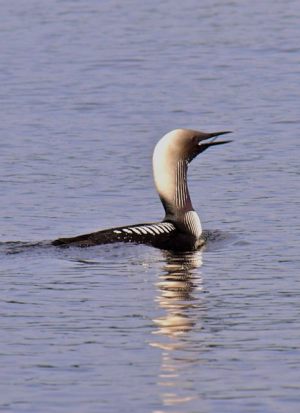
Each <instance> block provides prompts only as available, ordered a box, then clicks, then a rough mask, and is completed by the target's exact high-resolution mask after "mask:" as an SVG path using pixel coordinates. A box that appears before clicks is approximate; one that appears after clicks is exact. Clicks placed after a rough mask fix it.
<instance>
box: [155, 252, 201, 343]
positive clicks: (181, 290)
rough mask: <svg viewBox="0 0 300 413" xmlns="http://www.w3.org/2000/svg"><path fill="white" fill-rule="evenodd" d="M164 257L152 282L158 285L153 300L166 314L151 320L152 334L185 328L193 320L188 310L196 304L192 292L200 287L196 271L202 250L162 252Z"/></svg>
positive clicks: (168, 333) (174, 333)
mask: <svg viewBox="0 0 300 413" xmlns="http://www.w3.org/2000/svg"><path fill="white" fill-rule="evenodd" d="M165 258H166V264H165V266H164V267H163V270H164V272H163V274H162V275H161V276H160V280H159V281H158V283H157V284H156V285H157V287H158V288H159V295H158V296H157V298H156V301H157V302H158V304H159V307H160V308H163V309H164V310H166V314H165V315H164V316H162V317H159V318H156V319H155V320H153V321H154V323H155V324H156V325H157V326H158V327H159V329H158V330H157V331H156V332H155V333H156V334H163V335H166V336H169V337H176V336H178V335H182V334H184V333H186V332H188V331H189V330H190V329H191V328H192V327H193V326H194V325H195V323H196V320H194V317H193V316H192V314H193V311H191V310H192V309H194V308H199V305H200V304H199V300H197V298H196V297H194V296H193V292H194V291H196V290H201V289H202V280H201V277H200V276H199V271H197V269H198V268H199V267H200V266H201V265H202V253H201V252H200V251H196V252H191V253H181V254H174V253H171V252H165ZM157 344H158V343H157ZM157 344H156V345H157ZM173 344H174V343H173Z"/></svg>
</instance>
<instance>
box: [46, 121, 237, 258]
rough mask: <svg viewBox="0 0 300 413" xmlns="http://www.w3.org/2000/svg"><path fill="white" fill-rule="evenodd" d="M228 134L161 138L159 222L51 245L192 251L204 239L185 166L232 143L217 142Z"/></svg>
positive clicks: (157, 155)
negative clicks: (128, 245)
mask: <svg viewBox="0 0 300 413" xmlns="http://www.w3.org/2000/svg"><path fill="white" fill-rule="evenodd" d="M227 133H231V132H230V131H223V132H213V133H206V132H200V131H195V130H191V129H176V130H173V131H171V132H169V133H167V134H166V135H164V136H163V137H162V138H161V139H160V140H159V142H158V143H157V144H156V146H155V148H154V153H153V175H154V182H155V186H156V189H157V192H158V194H159V197H160V199H161V202H162V204H163V207H164V209H165V218H164V219H163V221H161V222H154V223H145V224H135V225H129V226H125V227H115V228H111V229H106V230H102V231H98V232H93V233H90V234H85V235H79V236H76V237H72V238H59V239H57V240H55V241H52V245H55V246H77V247H89V246H94V245H99V244H111V243H116V242H127V243H128V242H131V243H136V244H146V245H151V246H153V247H156V248H160V249H163V250H170V251H193V250H197V249H199V248H201V247H202V246H203V245H204V244H205V242H206V239H207V235H208V234H207V231H202V226H201V222H200V218H199V216H198V214H197V212H196V211H195V210H194V208H193V206H192V201H191V198H190V194H189V190H188V185H187V171H188V164H189V163H190V162H191V161H192V160H193V159H194V158H195V157H196V156H198V155H199V154H200V153H202V152H203V151H205V150H206V149H207V148H209V147H211V146H215V145H222V144H225V143H229V142H231V141H230V140H222V141H216V138H217V137H218V136H219V135H224V134H227Z"/></svg>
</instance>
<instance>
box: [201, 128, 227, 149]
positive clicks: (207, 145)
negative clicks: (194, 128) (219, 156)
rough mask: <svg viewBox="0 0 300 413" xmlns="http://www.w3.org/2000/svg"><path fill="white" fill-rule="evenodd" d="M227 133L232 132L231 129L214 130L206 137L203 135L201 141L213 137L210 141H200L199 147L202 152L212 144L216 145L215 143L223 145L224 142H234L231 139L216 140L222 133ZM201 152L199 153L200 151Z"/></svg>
mask: <svg viewBox="0 0 300 413" xmlns="http://www.w3.org/2000/svg"><path fill="white" fill-rule="evenodd" d="M227 133H232V132H231V131H222V132H212V133H208V134H207V135H206V136H205V137H203V138H202V139H201V141H203V140H206V139H212V140H211V141H208V142H204V143H202V142H199V149H200V152H203V151H205V150H206V149H207V148H209V147H210V146H214V145H223V144H224V143H229V142H232V141H231V140H223V141H216V139H217V137H218V136H220V135H225V134H227ZM200 152H199V153H200Z"/></svg>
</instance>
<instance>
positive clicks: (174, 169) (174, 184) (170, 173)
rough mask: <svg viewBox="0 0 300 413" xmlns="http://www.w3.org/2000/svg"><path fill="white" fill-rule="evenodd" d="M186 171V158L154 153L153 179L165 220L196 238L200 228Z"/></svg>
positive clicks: (199, 233) (200, 230)
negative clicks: (170, 157) (164, 213)
mask: <svg viewBox="0 0 300 413" xmlns="http://www.w3.org/2000/svg"><path fill="white" fill-rule="evenodd" d="M187 171H188V162H187V161H186V160H183V159H179V160H175V161H174V159H172V160H170V159H169V158H166V157H162V156H160V157H158V156H155V154H154V158H153V172H154V181H155V185H156V189H157V192H158V194H159V196H160V199H161V201H162V204H163V206H164V209H165V212H166V216H165V220H168V221H172V222H174V223H175V224H176V225H177V226H178V228H180V229H181V230H183V231H184V232H187V233H190V234H192V235H194V236H195V237H196V238H198V237H199V236H200V235H201V232H202V228H201V223H200V219H199V217H198V214H197V213H196V212H195V211H194V209H193V205H192V201H191V198H190V194H189V189H188V184H187Z"/></svg>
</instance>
